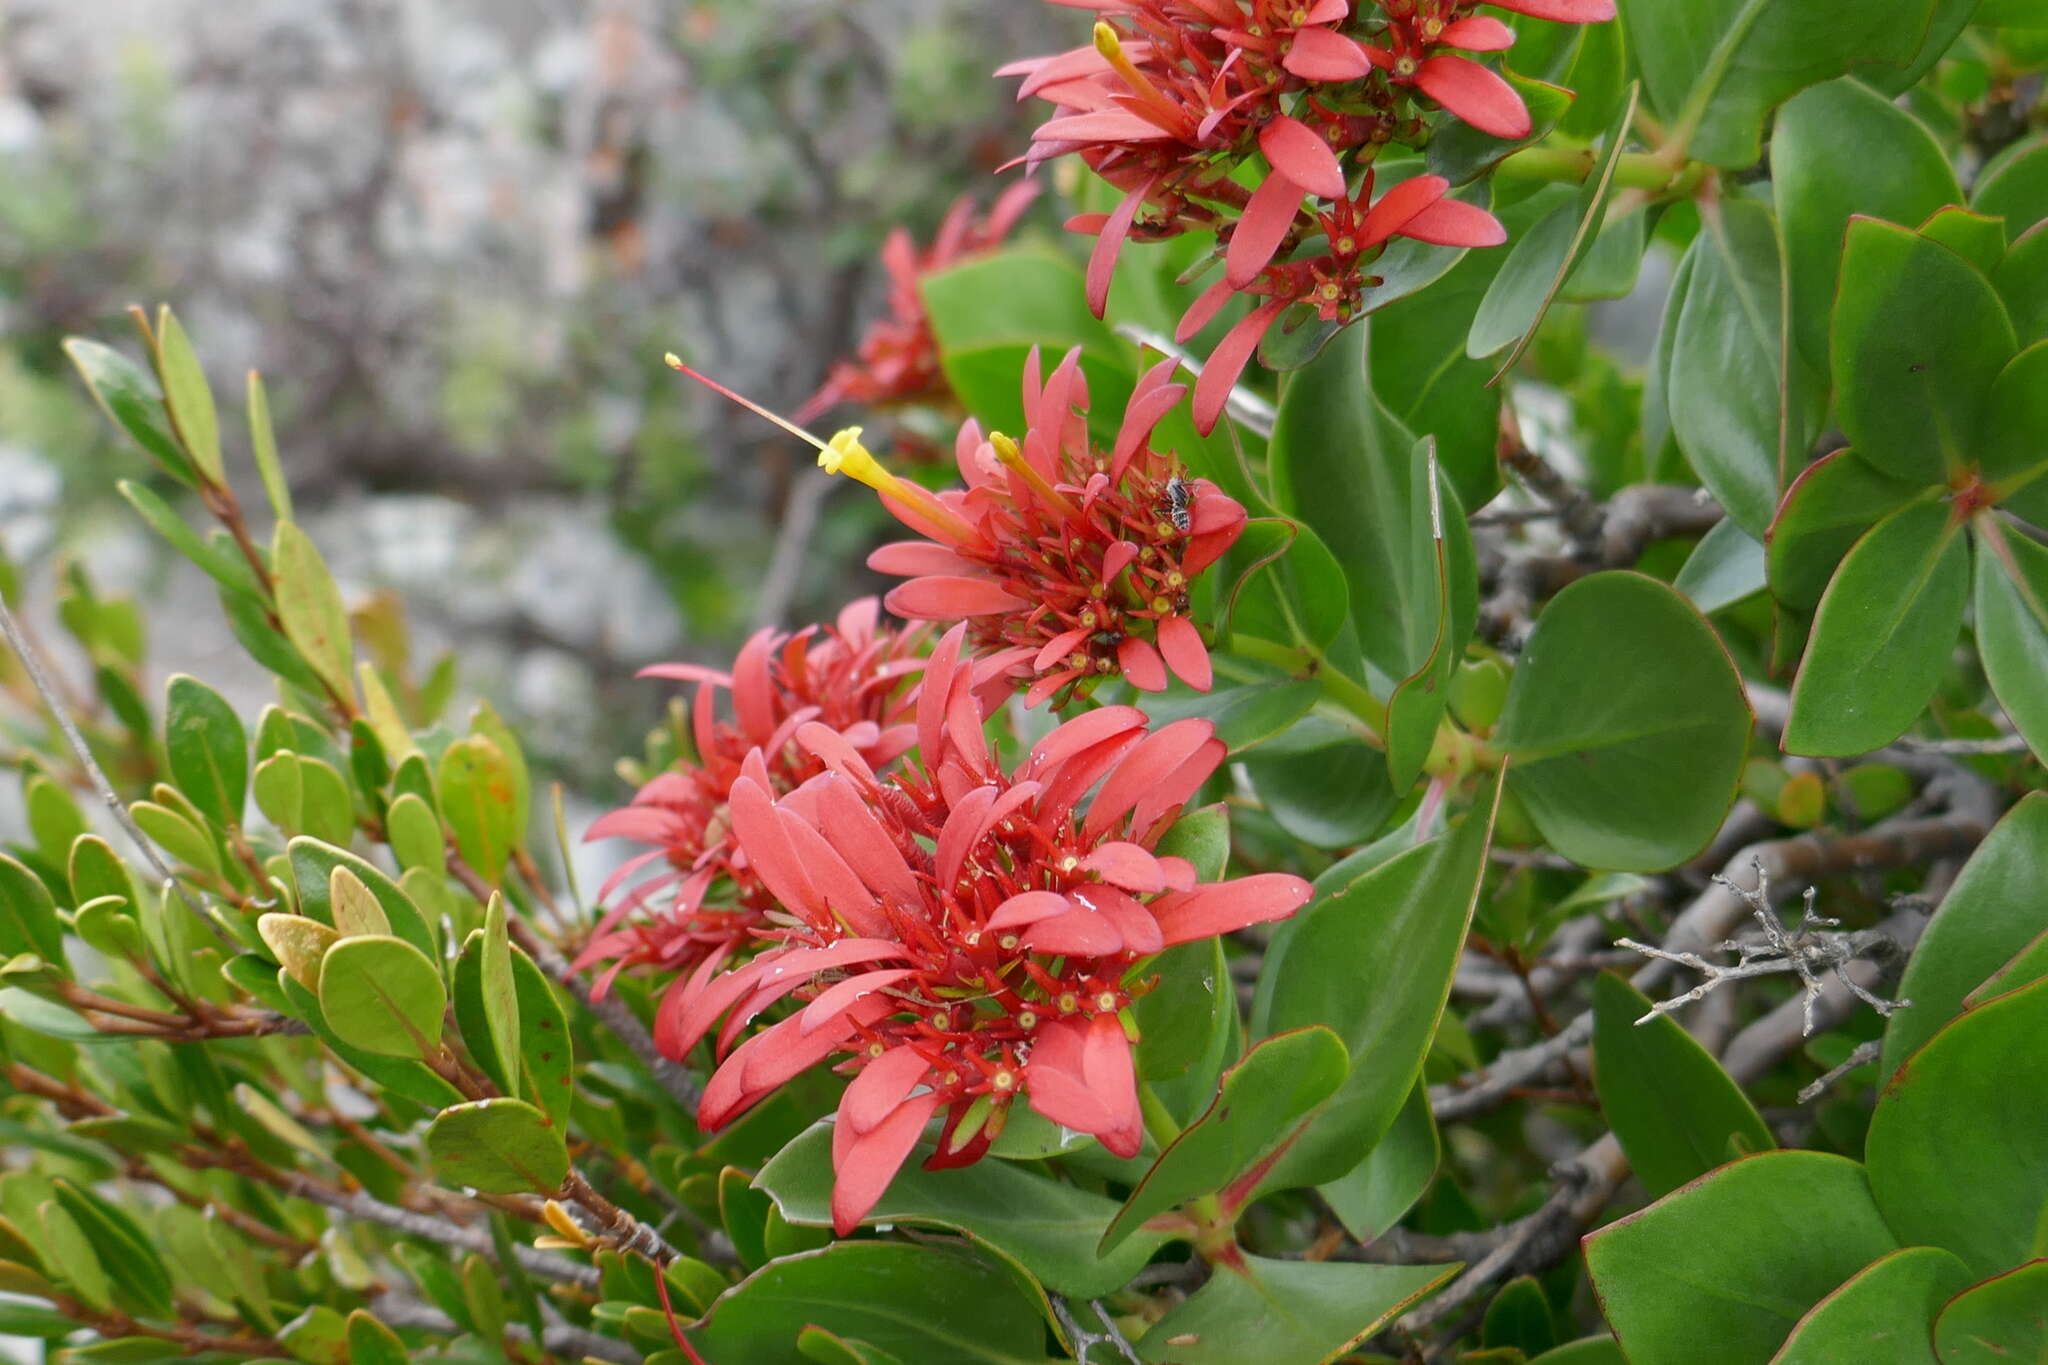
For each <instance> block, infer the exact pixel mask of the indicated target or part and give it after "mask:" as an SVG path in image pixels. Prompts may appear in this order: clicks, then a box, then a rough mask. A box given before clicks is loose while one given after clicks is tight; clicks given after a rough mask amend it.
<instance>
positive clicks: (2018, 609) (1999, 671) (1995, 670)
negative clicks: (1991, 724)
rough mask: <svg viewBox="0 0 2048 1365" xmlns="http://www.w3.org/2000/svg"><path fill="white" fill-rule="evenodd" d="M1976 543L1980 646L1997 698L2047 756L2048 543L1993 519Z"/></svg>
mask: <svg viewBox="0 0 2048 1365" xmlns="http://www.w3.org/2000/svg"><path fill="white" fill-rule="evenodd" d="M1986 529H1987V534H1986V535H1985V536H1984V537H1983V538H1982V539H1981V540H1980V541H1979V542H1978V549H1977V572H1976V577H1977V652H1978V656H1979V658H1980V659H1981V660H1982V661H1983V664H1984V676H1985V677H1986V678H1987V679H1989V680H1990V682H1991V690H1992V691H1993V692H1994V693H1996V694H1997V697H1998V704H1999V705H2000V706H2003V707H2004V708H2005V713H2006V715H2008V716H2010V717H2012V723H2013V728H2014V729H2016V730H2018V731H2019V732H2020V734H2021V735H2022V736H2023V737H2024V738H2025V739H2026V741H2027V743H2028V745H2029V746H2030V747H2032V749H2033V751H2034V753H2035V754H2036V755H2037V756H2043V757H2048V549H2044V548H2042V547H2041V546H2040V545H2038V544H2036V543H2035V542H2034V541H2032V540H2030V539H2029V538H2027V537H2026V536H2024V535H2021V534H2019V533H2017V532H2013V533H2010V534H2008V533H2007V532H2006V531H2004V530H2002V529H2000V528H1998V527H1997V526H1995V525H1993V526H1990V527H1987V528H1986Z"/></svg>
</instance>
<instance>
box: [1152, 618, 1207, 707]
mask: <svg viewBox="0 0 2048 1365" xmlns="http://www.w3.org/2000/svg"><path fill="white" fill-rule="evenodd" d="M1157 634H1158V637H1159V652H1160V653H1161V654H1163V655H1165V656H1166V666H1167V667H1168V668H1170V669H1172V670H1173V672H1174V676H1175V677H1177V678H1179V679H1180V680H1181V681H1182V682H1184V683H1186V684H1187V685H1188V686H1189V687H1192V688H1194V689H1195V691H1197V692H1207V691H1208V690H1209V688H1210V686H1211V685H1212V684H1213V683H1214V682H1215V680H1216V679H1215V675H1214V674H1213V673H1212V672H1211V671H1210V668H1209V647H1208V646H1207V645H1205V644H1203V643H1202V632H1201V631H1199V630H1196V629H1195V623H1194V622H1192V621H1190V620H1188V618H1187V617H1185V616H1169V617H1167V618H1166V619H1165V620H1163V621H1161V622H1160V623H1159V630H1158V632H1157Z"/></svg>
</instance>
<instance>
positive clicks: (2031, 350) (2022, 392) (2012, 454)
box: [1971, 341, 2048, 496]
mask: <svg viewBox="0 0 2048 1365" xmlns="http://www.w3.org/2000/svg"><path fill="white" fill-rule="evenodd" d="M1971 454H1972V455H1973V456H1974V457H1975V459H1976V463H1977V465H1978V468H1979V469H1980V470H1981V471H1982V473H1983V476H1984V478H1985V480H1986V481H1988V482H1990V483H1992V484H1994V485H1996V487H1997V490H1998V491H1999V492H2000V493H2001V494H2003V495H2006V496H2010V495H2011V493H2013V492H2015V491H2019V490H2022V489H2025V488H2027V487H2028V486H2030V485H2038V484H2040V483H2042V482H2044V481H2048V341H2037V342H2035V343H2034V344H2033V345H2031V346H2029V347H2027V349H2026V350H2024V351H2021V352H2020V353H2019V354H2018V355H2016V356H2014V357H2013V359H2012V363H2011V364H2009V365H2007V366H2006V367H2005V368H2004V369H2003V370H2001V371H1999V375H1998V378H1997V379H1996V380H1995V381H1994V382H1993V383H1992V386H1991V397H1990V398H1989V400H1987V402H1986V403H1985V408H1984V422H1983V427H1982V431H1981V435H1980V437H1979V440H1978V443H1977V445H1976V447H1975V448H1974V449H1973V450H1972V451H1971ZM2037 495H2038V490H2037Z"/></svg>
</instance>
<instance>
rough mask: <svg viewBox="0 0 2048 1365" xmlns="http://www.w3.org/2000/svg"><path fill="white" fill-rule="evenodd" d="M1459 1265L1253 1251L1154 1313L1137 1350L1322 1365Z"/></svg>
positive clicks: (1169, 1362)
mask: <svg viewBox="0 0 2048 1365" xmlns="http://www.w3.org/2000/svg"><path fill="white" fill-rule="evenodd" d="M1458 1270H1459V1267H1458V1266H1457V1265H1351V1264H1347V1263H1345V1262H1342V1261H1321V1262H1311V1261H1274V1260H1268V1259H1266V1258H1265V1257H1263V1256H1246V1257H1243V1258H1242V1260H1241V1261H1238V1262H1226V1263H1223V1264H1219V1265H1218V1266H1217V1267H1216V1273H1215V1274H1213V1275H1211V1276H1210V1277H1209V1282H1208V1283H1207V1284H1205V1285H1203V1286H1202V1287H1201V1288H1200V1289H1198V1290H1196V1291H1195V1292H1194V1293H1193V1294H1192V1295H1190V1296H1189V1297H1188V1299H1187V1301H1186V1302H1184V1303H1182V1304H1180V1305H1178V1306H1177V1307H1175V1308H1174V1309H1173V1310H1172V1311H1170V1312H1168V1313H1167V1315H1166V1316H1165V1317H1163V1318H1161V1319H1160V1320H1159V1321H1158V1322H1156V1323H1154V1324H1153V1325H1152V1327H1151V1328H1150V1329H1149V1330H1148V1331H1147V1332H1146V1333H1145V1335H1144V1337H1143V1338H1142V1339H1140V1341H1139V1342H1138V1355H1139V1357H1140V1358H1141V1359H1143V1360H1145V1361H1148V1362H1156V1365H1243V1363H1244V1362H1246V1361H1253V1360H1256V1361H1262V1362H1268V1363H1269V1365H1323V1362H1325V1361H1332V1360H1337V1359H1340V1358H1342V1357H1343V1356H1344V1355H1346V1354H1347V1353H1348V1352H1349V1351H1350V1350H1351V1348H1352V1347H1354V1346H1356V1345H1357V1344H1358V1343H1359V1342H1361V1341H1363V1340H1365V1339H1366V1338H1367V1337H1369V1336H1371V1335H1372V1334H1373V1333H1374V1332H1377V1331H1379V1330H1380V1329H1381V1328H1383V1327H1385V1326H1386V1325H1387V1324H1388V1323H1390V1322H1392V1321H1393V1320H1394V1319H1395V1318H1396V1317H1398V1316H1399V1315H1400V1313H1401V1311H1402V1310H1403V1309H1405V1308H1407V1307H1408V1305H1410V1304H1412V1303H1414V1302H1415V1301H1416V1300H1417V1299H1419V1298H1421V1297H1422V1296H1423V1295H1424V1294H1427V1293H1428V1292H1429V1291H1430V1290H1432V1289H1434V1288H1436V1286H1437V1285H1439V1284H1442V1283H1443V1282H1444V1281H1445V1280H1448V1279H1449V1278H1450V1277H1451V1276H1452V1275H1454V1274H1456V1273H1457V1271H1458Z"/></svg>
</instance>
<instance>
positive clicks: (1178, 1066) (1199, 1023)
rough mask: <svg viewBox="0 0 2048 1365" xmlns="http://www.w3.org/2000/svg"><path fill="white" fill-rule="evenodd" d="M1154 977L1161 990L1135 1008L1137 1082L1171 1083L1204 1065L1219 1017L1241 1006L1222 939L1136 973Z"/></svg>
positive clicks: (1179, 950)
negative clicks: (1171, 1080) (1157, 1081)
mask: <svg viewBox="0 0 2048 1365" xmlns="http://www.w3.org/2000/svg"><path fill="white" fill-rule="evenodd" d="M1162 851H1163V849H1162ZM1183 856H1184V855H1183ZM1203 880H1204V881H1210V880H1220V879H1217V878H1208V877H1204V878H1203ZM1153 976H1157V977H1158V978H1159V984H1158V985H1157V986H1155V987H1154V988H1153V989H1152V990H1150V991H1147V992H1146V993H1145V994H1144V995H1142V996H1140V997H1138V999H1137V1000H1136V1001H1135V1002H1133V1004H1132V1006H1131V1013H1132V1015H1133V1016H1134V1017H1135V1018H1136V1019H1137V1021H1138V1047H1137V1052H1136V1060H1137V1065H1138V1078H1139V1079H1140V1080H1146V1081H1156V1080H1170V1079H1172V1078H1173V1077H1175V1076H1179V1075H1181V1074H1182V1073H1184V1072H1186V1071H1187V1069H1188V1068H1189V1067H1191V1066H1193V1065H1194V1064H1195V1063H1196V1062H1197V1061H1198V1060H1200V1059H1201V1056H1202V1054H1203V1052H1204V1051H1205V1049H1206V1047H1207V1044H1208V1042H1209V1039H1210V1036H1211V1035H1212V1034H1213V1033H1214V1031H1215V1024H1216V1015H1217V1013H1218V1011H1220V1010H1222V1009H1225V1008H1229V1009H1235V1008H1237V1000H1236V996H1235V992H1234V990H1233V988H1232V986H1231V980H1230V972H1229V969H1228V967H1227V966H1226V964H1225V962H1224V956H1223V944H1222V940H1220V939H1198V940H1196V941H1195V942H1193V943H1181V944H1176V945H1175V946H1174V947H1171V948H1168V949H1167V950H1166V951H1165V952H1163V953H1161V954H1160V955H1159V956H1158V957H1156V958H1153V959H1152V961H1151V962H1150V963H1149V964H1148V965H1147V966H1145V967H1144V968H1143V969H1142V970H1141V971H1140V972H1138V973H1137V978H1138V979H1140V980H1144V979H1148V978H1150V977H1153Z"/></svg>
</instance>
